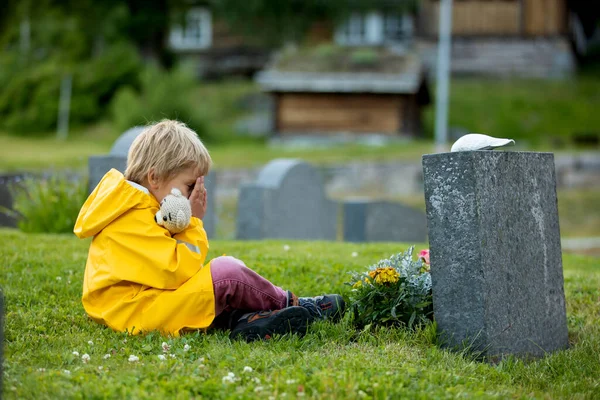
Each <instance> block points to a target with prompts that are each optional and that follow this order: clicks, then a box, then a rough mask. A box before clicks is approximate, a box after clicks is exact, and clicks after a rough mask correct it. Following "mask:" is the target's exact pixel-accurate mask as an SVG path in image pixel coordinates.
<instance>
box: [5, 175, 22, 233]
mask: <svg viewBox="0 0 600 400" xmlns="http://www.w3.org/2000/svg"><path fill="white" fill-rule="evenodd" d="M24 178H25V175H24V174H2V175H0V226H10V227H13V228H14V227H16V226H17V219H16V218H14V217H13V216H12V215H10V214H9V213H4V212H2V210H1V208H6V209H8V210H12V209H13V198H12V193H11V190H12V189H13V188H14V186H15V185H18V184H19V182H21V181H22V180H23V179H24Z"/></svg>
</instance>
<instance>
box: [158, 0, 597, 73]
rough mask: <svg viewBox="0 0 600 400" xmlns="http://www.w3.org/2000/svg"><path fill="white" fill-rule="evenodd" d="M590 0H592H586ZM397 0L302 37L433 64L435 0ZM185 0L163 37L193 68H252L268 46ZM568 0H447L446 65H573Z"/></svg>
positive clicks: (496, 68)
mask: <svg viewBox="0 0 600 400" xmlns="http://www.w3.org/2000/svg"><path fill="white" fill-rule="evenodd" d="M590 1H592V0H590ZM403 2H404V0H389V1H388V2H384V3H379V4H384V5H385V6H386V7H385V8H382V9H371V10H367V11H365V12H361V13H358V12H357V13H351V14H350V15H349V16H348V18H347V20H346V21H343V22H342V23H340V24H334V22H333V21H320V22H319V23H316V24H315V25H314V27H313V29H312V30H311V31H310V32H309V33H308V35H307V37H306V38H305V39H306V42H307V44H309V45H314V44H318V43H335V44H336V45H339V46H389V45H393V46H397V45H401V46H404V47H411V48H413V49H414V50H415V51H416V52H417V53H418V54H419V55H420V56H421V58H422V60H423V63H424V64H425V65H426V67H427V68H428V70H429V71H430V72H431V73H433V72H434V71H435V59H436V56H437V50H436V45H437V34H438V25H439V7H440V2H439V0H420V1H419V6H418V7H417V8H416V9H415V10H413V11H414V12H412V13H402V12H401V11H399V10H401V9H402V7H400V5H401V4H402V3H403ZM191 4H193V5H192V6H191V7H190V9H189V11H188V13H187V15H186V17H185V22H186V23H185V24H184V25H177V24H175V25H173V26H172V29H171V35H170V40H169V44H170V47H171V48H172V49H173V50H174V51H175V52H176V53H177V54H179V55H180V57H181V58H185V59H188V60H191V61H193V62H194V63H195V64H196V65H197V69H198V72H199V75H200V76H218V75H232V74H233V75H245V76H252V75H253V74H254V73H255V72H256V71H258V70H260V69H262V68H263V67H264V66H265V65H266V64H267V62H268V60H269V57H270V55H271V52H270V50H269V49H266V48H264V47H262V48H261V47H260V46H256V45H251V44H250V41H249V40H248V38H244V37H241V36H238V35H233V34H232V33H231V31H230V29H228V27H227V25H226V24H225V23H223V22H222V21H219V20H216V19H215V18H214V16H213V15H212V12H211V9H210V3H209V2H206V1H203V0H196V1H192V2H191ZM571 17H573V14H572V12H571V10H570V9H569V1H568V0H454V1H453V8H452V33H453V44H452V46H453V47H452V52H451V53H452V67H451V68H452V70H451V71H452V73H454V74H472V75H500V76H503V75H510V76H535V77H553V76H564V75H569V74H570V73H572V72H573V71H574V69H575V58H574V56H573V50H572V48H571V45H570V42H569V38H570V25H571V24H570V23H569V20H570V18H571Z"/></svg>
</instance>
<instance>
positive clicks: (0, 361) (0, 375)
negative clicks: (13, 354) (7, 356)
mask: <svg viewBox="0 0 600 400" xmlns="http://www.w3.org/2000/svg"><path fill="white" fill-rule="evenodd" d="M4 313H5V310H4V293H2V289H0V399H1V398H2V381H3V380H4V367H3V366H4Z"/></svg>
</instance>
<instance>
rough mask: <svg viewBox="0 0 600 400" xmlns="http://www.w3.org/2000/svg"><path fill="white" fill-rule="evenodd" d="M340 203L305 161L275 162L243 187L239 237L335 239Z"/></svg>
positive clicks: (239, 205)
mask: <svg viewBox="0 0 600 400" xmlns="http://www.w3.org/2000/svg"><path fill="white" fill-rule="evenodd" d="M336 220H337V205H336V204H335V203H334V202H332V201H331V200H328V199H327V198H326V197H325V190H324V187H323V182H322V179H321V176H320V175H319V174H318V172H317V171H316V170H315V169H314V168H313V167H311V166H310V165H308V164H307V163H305V162H302V161H300V160H291V159H278V160H274V161H271V162H270V163H269V164H267V165H266V166H265V167H264V168H263V169H262V170H261V171H260V173H259V175H258V178H257V180H256V182H255V183H252V184H246V185H244V186H242V188H241V190H240V195H239V200H238V211H237V229H236V237H237V238H238V239H266V238H273V239H307V240H335V238H336Z"/></svg>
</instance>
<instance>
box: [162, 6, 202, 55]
mask: <svg viewBox="0 0 600 400" xmlns="http://www.w3.org/2000/svg"><path fill="white" fill-rule="evenodd" d="M211 43H212V18H211V14H210V11H209V10H208V9H206V8H199V7H196V8H192V9H190V10H189V11H188V12H187V14H186V16H185V25H183V26H182V25H175V26H174V27H173V28H171V33H170V35H169V44H170V45H171V48H173V49H175V50H199V49H206V48H208V47H210V45H211Z"/></svg>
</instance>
